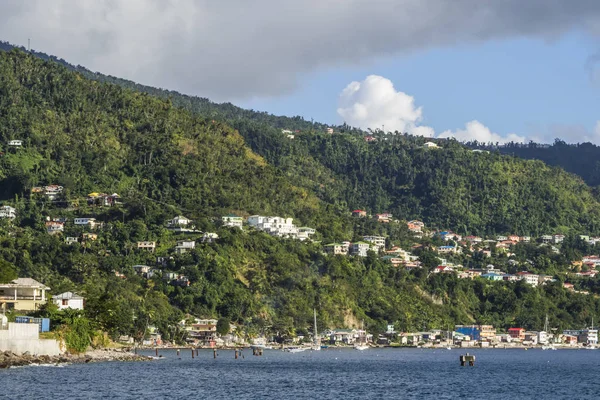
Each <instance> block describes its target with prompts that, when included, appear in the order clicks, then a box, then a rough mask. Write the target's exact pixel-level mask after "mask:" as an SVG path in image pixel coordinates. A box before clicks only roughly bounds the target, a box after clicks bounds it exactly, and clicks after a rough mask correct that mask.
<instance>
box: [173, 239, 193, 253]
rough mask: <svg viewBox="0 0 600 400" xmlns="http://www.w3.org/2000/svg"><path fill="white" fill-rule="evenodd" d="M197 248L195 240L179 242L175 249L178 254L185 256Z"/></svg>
mask: <svg viewBox="0 0 600 400" xmlns="http://www.w3.org/2000/svg"><path fill="white" fill-rule="evenodd" d="M195 248H196V241H195V240H179V241H177V246H176V247H175V253H177V254H185V253H187V252H189V251H191V250H194V249H195Z"/></svg>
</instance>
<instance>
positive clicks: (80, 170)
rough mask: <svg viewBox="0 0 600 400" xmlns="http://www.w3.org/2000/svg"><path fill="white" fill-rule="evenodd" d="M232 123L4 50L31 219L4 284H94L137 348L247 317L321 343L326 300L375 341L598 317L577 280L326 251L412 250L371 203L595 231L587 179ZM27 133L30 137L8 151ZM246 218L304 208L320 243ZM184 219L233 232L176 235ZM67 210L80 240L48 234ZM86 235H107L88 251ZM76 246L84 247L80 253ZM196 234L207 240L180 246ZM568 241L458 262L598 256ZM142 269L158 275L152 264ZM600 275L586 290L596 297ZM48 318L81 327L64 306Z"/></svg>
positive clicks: (80, 287) (1, 91)
mask: <svg viewBox="0 0 600 400" xmlns="http://www.w3.org/2000/svg"><path fill="white" fill-rule="evenodd" d="M274 118H275V117H274ZM229 122H230V123H231V124H233V127H232V126H231V125H230V124H229V123H228V121H227V120H226V118H223V120H221V119H220V118H214V119H213V118H207V117H206V116H203V115H202V113H201V112H196V113H192V112H190V111H188V110H185V109H182V108H179V107H176V106H175V105H174V101H169V100H164V99H159V98H156V97H153V96H150V95H148V94H145V93H140V92H136V91H133V90H129V89H126V88H123V87H120V86H117V85H113V84H106V83H101V82H98V81H94V80H89V79H87V78H85V77H84V76H82V75H81V74H80V73H78V72H74V71H70V70H68V69H67V68H65V67H63V66H60V65H58V64H57V63H54V62H44V61H42V60H40V59H39V58H36V57H32V56H31V55H28V54H26V53H23V52H20V51H11V52H8V53H7V52H2V53H0V143H1V146H2V148H1V149H0V151H1V152H2V156H1V157H0V194H1V197H2V203H3V204H8V205H11V206H13V207H15V209H16V213H17V216H16V218H15V219H14V220H8V219H2V220H0V279H1V280H3V281H9V280H10V279H11V278H13V277H14V276H16V275H19V276H27V277H33V278H35V279H37V280H39V281H41V282H43V283H45V284H47V285H48V286H50V287H51V288H52V293H54V294H57V293H61V292H63V291H67V290H71V291H79V292H81V293H83V294H84V295H85V297H86V311H85V316H86V317H87V318H88V319H89V321H90V325H91V326H93V327H95V328H97V329H101V330H105V331H108V332H109V333H110V335H111V336H112V337H117V336H118V335H124V334H128V335H132V336H134V337H136V338H137V339H140V338H142V337H143V336H144V334H145V333H146V328H147V326H148V325H149V324H152V325H155V326H157V327H158V328H159V330H160V331H161V332H162V333H163V335H164V337H165V338H166V339H173V340H181V336H178V335H181V334H182V333H181V332H179V331H177V330H176V329H175V328H174V326H175V324H176V323H177V322H178V321H180V320H181V319H182V318H184V316H185V314H187V313H190V314H193V315H197V316H200V317H214V318H218V317H222V318H227V319H230V320H231V321H233V322H235V323H236V324H239V325H240V326H241V327H243V330H244V332H245V334H246V335H247V336H248V337H253V336H257V335H259V334H266V333H272V334H274V335H277V336H278V338H279V339H281V340H283V339H285V338H290V337H294V336H295V335H298V334H300V333H306V330H307V328H308V327H310V326H311V324H312V322H311V320H312V310H313V308H316V309H318V310H319V325H320V326H323V327H331V328H333V327H342V326H348V325H355V326H356V324H357V321H359V320H361V319H364V320H365V323H366V324H367V326H368V328H369V329H370V330H371V331H372V332H381V331H383V330H384V329H385V326H386V324H387V323H389V322H392V323H394V324H396V326H397V329H399V330H422V329H428V328H433V327H445V326H448V325H451V324H453V323H473V322H476V321H482V322H490V323H494V324H496V325H498V326H499V327H502V328H504V327H506V326H509V325H510V324H513V323H517V324H519V325H523V326H525V327H538V326H539V324H540V321H541V320H542V318H543V315H544V314H545V313H548V314H550V316H551V319H552V321H553V322H556V324H557V325H560V326H570V325H574V324H575V325H582V324H584V323H585V321H586V320H587V319H588V318H589V316H590V314H593V313H597V311H598V310H599V309H600V303H599V301H598V299H597V298H596V297H595V296H589V295H582V294H577V293H575V292H568V291H566V290H565V289H564V288H563V286H562V281H561V280H557V281H556V282H554V283H552V284H550V285H547V286H544V287H539V288H534V287H529V286H528V285H526V284H525V283H522V282H518V283H505V282H494V283H492V282H485V281H483V280H464V279H462V280H459V279H458V278H457V277H455V276H440V275H430V274H429V272H430V271H431V269H432V268H434V267H435V266H436V265H437V262H438V261H439V260H438V259H437V258H436V257H435V256H434V255H433V253H432V252H431V251H429V250H422V251H421V253H419V256H421V257H422V261H423V264H424V266H425V268H423V269H420V270H417V271H408V270H405V269H402V268H398V267H394V266H393V265H392V264H390V262H388V261H385V260H384V259H382V258H381V257H379V256H378V255H377V254H376V253H375V252H369V253H368V254H367V256H366V257H344V256H326V255H324V254H323V252H322V249H323V247H322V244H324V243H326V242H329V241H332V240H353V241H356V240H357V239H358V240H360V238H361V237H362V236H363V235H372V234H377V235H382V236H385V237H386V238H387V245H388V247H390V246H392V245H400V246H403V247H405V248H410V246H412V245H413V244H415V242H416V240H415V238H414V237H412V236H411V235H410V234H409V232H408V230H407V228H406V224H401V223H391V224H378V223H376V222H375V221H373V220H372V219H360V220H359V219H356V218H352V217H350V216H349V211H350V210H352V209H353V208H356V207H364V208H367V209H368V210H369V211H370V212H373V213H375V212H377V211H384V210H389V211H392V212H394V214H395V216H396V217H397V218H407V219H408V218H413V217H422V218H423V219H425V220H426V221H427V222H428V223H429V224H430V225H431V224H438V227H440V228H442V227H443V228H453V229H456V230H457V231H460V232H463V231H464V232H484V233H488V232H503V231H507V232H508V231H514V232H515V233H520V232H531V233H532V234H534V233H535V232H543V231H544V230H546V229H547V230H550V229H552V230H564V231H565V232H567V233H577V232H580V231H586V232H587V231H589V232H590V233H594V232H597V230H598V229H599V228H598V227H599V226H600V225H599V224H598V222H600V221H599V216H598V210H599V204H598V201H597V199H596V198H595V197H594V196H593V194H592V193H591V191H590V189H589V188H588V187H587V186H586V185H585V184H584V183H583V182H582V181H581V180H579V179H577V178H575V177H574V176H572V175H570V174H567V173H565V172H564V171H562V170H560V169H557V168H550V167H548V166H546V165H545V164H543V163H541V162H539V161H523V160H520V159H517V158H513V157H506V156H500V155H498V154H478V153H472V152H470V151H469V150H467V149H465V148H464V147H463V146H462V145H460V144H458V143H455V142H443V143H440V145H441V146H442V148H441V149H424V148H423V146H422V144H423V142H424V139H423V138H413V137H408V136H403V135H400V136H397V137H394V138H388V139H389V140H385V139H386V138H385V137H383V136H378V139H379V141H378V142H377V143H366V142H365V141H364V138H363V137H362V136H361V135H359V134H357V133H356V132H352V131H349V132H345V133H344V134H336V135H326V134H323V133H320V132H317V131H312V130H311V129H308V130H306V129H305V130H302V131H301V132H299V133H298V135H296V137H295V138H294V139H293V140H290V139H288V138H287V137H286V136H285V135H282V134H281V132H280V129H279V128H275V127H273V126H268V125H267V123H266V122H259V121H255V120H253V118H252V117H248V118H245V117H244V118H239V119H238V120H237V121H229ZM339 129H345V128H344V127H341V128H338V130H339ZM238 132H239V133H238ZM11 140H22V145H21V146H9V145H8V143H9V141H11ZM50 184H57V185H61V186H63V187H64V191H63V193H62V194H61V196H60V197H59V198H58V199H56V200H51V199H50V200H49V199H45V198H43V196H42V197H40V196H36V195H35V194H32V193H31V189H32V188H33V187H35V186H44V185H50ZM92 192H104V193H113V192H116V193H118V194H119V195H120V196H121V203H122V204H120V205H115V206H114V207H108V206H106V207H104V206H98V205H94V204H87V201H86V197H87V195H88V193H92ZM229 212H235V213H238V214H240V215H244V216H247V215H250V214H253V213H260V214H273V215H282V216H291V217H294V218H295V222H297V223H299V224H300V223H301V224H303V225H308V226H311V227H314V228H316V229H317V236H316V239H317V240H315V241H314V242H310V241H308V242H300V241H297V240H291V239H281V238H276V237H272V236H269V235H267V234H265V233H262V232H258V231H256V230H253V229H249V228H247V227H246V228H245V230H244V231H239V230H237V229H230V228H227V227H222V226H220V223H219V221H220V217H221V215H223V214H226V213H229ZM179 214H184V215H185V216H187V217H189V218H191V219H193V220H194V221H195V223H196V225H197V228H198V230H202V231H204V232H211V233H216V234H218V236H219V238H218V240H214V241H208V240H204V239H203V238H204V237H203V235H202V233H198V232H189V233H183V234H176V233H174V232H173V231H172V230H168V229H166V221H167V220H169V219H171V218H173V217H174V216H176V215H179ZM75 217H93V218H96V219H97V221H99V222H102V223H103V225H102V226H100V227H98V228H97V229H96V230H94V231H93V232H90V231H89V229H86V228H84V227H81V226H76V225H74V224H73V223H72V222H71V221H73V219H74V218H75ZM63 218H64V219H66V220H67V223H66V224H65V226H64V232H62V234H49V233H48V232H47V230H46V225H45V223H46V222H50V221H48V220H55V219H56V220H61V219H63ZM84 233H85V234H90V233H95V234H97V238H95V239H94V240H92V239H87V240H85V238H86V237H88V238H89V235H88V236H84ZM67 237H70V238H76V239H78V240H77V241H76V243H73V244H67V242H66V238H67ZM574 237H575V236H574V235H570V239H573V238H574ZM181 239H188V240H190V241H193V242H194V243H197V244H196V247H195V248H194V249H193V250H190V251H189V252H186V253H184V254H178V252H177V251H176V250H175V246H176V245H177V241H178V240H181ZM140 241H154V242H156V249H155V252H148V251H145V250H140V249H138V248H137V246H136V244H137V242H140ZM319 241H322V242H323V243H319ZM422 242H423V244H425V245H426V246H429V245H439V244H440V242H439V239H436V238H433V239H429V238H425V239H423V240H422ZM570 243H571V245H570V246H571V247H572V248H568V247H567V246H566V245H565V249H566V250H569V251H570V254H572V255H570V256H569V258H567V257H566V256H564V255H553V254H551V253H550V252H549V251H550V250H548V249H545V250H544V249H541V250H540V249H538V248H537V247H535V246H534V247H532V248H524V249H520V250H519V263H521V264H517V265H516V266H515V265H513V264H509V262H508V261H509V260H508V258H507V256H506V255H505V254H500V253H498V254H496V253H494V254H493V258H491V259H489V260H483V259H477V258H475V257H472V256H471V254H466V255H465V256H464V257H462V258H457V259H453V260H452V261H453V262H456V263H459V262H460V263H464V264H465V265H468V266H470V267H478V268H481V267H482V266H484V265H485V264H487V263H489V262H494V263H495V264H497V265H499V266H502V267H506V268H509V266H510V268H512V269H513V272H516V271H518V270H523V269H524V268H526V266H527V265H528V264H526V263H527V260H529V259H533V262H535V265H534V267H535V269H536V272H539V273H553V274H554V273H560V274H564V273H566V271H567V269H568V267H569V262H570V261H571V259H574V258H575V256H574V255H573V254H576V253H577V252H583V251H584V250H586V251H587V250H588V248H584V250H580V249H579V250H578V247H577V246H579V243H577V242H575V241H574V240H571V242H570ZM566 250H565V254H566ZM157 257H162V259H161V261H160V262H159V260H157ZM136 265H137V266H140V265H142V266H144V265H146V266H149V267H151V268H153V269H155V270H156V274H155V275H152V276H143V275H141V274H140V273H136V272H135V269H134V268H133V267H134V266H136ZM169 276H173V278H169ZM561 279H562V280H564V277H563V276H561ZM181 282H183V283H181ZM594 282H596V281H592V283H590V284H589V287H587V288H588V289H589V290H592V291H593V292H594V293H596V292H597V291H598V287H600V286H596V283H594ZM581 285H582V287H585V286H583V285H584V284H581ZM506 299H509V300H510V301H508V300H506ZM43 312H44V313H46V314H45V315H50V316H51V317H53V318H54V319H55V320H56V321H59V322H60V323H62V322H64V321H65V319H64V316H61V315H60V313H56V310H52V309H49V310H43ZM61 318H63V319H61Z"/></svg>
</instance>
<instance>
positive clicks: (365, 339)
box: [354, 321, 369, 351]
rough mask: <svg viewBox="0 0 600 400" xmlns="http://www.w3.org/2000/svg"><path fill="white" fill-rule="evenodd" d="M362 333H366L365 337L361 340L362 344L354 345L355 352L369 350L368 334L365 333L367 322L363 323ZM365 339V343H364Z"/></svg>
mask: <svg viewBox="0 0 600 400" xmlns="http://www.w3.org/2000/svg"><path fill="white" fill-rule="evenodd" d="M362 331H363V332H364V336H363V337H362V338H361V343H356V344H355V345H354V350H359V351H363V350H367V349H368V348H369V346H368V345H367V343H366V342H367V332H365V321H362ZM363 339H364V341H362V340H363Z"/></svg>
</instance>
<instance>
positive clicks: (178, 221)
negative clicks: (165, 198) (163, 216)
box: [167, 215, 192, 227]
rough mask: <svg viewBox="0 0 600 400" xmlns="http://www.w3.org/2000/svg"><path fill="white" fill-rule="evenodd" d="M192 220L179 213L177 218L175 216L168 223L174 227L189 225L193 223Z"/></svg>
mask: <svg viewBox="0 0 600 400" xmlns="http://www.w3.org/2000/svg"><path fill="white" fill-rule="evenodd" d="M191 223H192V221H191V220H189V219H187V218H186V217H184V216H182V215H178V216H176V217H175V218H173V219H172V220H170V221H169V222H168V223H167V225H169V226H172V227H177V226H188V225H189V224H191Z"/></svg>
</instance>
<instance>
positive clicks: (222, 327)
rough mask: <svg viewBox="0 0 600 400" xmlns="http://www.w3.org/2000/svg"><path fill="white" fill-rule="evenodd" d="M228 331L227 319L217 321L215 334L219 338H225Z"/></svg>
mask: <svg viewBox="0 0 600 400" xmlns="http://www.w3.org/2000/svg"><path fill="white" fill-rule="evenodd" d="M229 329H230V323H229V318H219V320H218V321H217V333H218V334H219V335H221V336H225V335H227V334H228V333H229Z"/></svg>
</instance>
